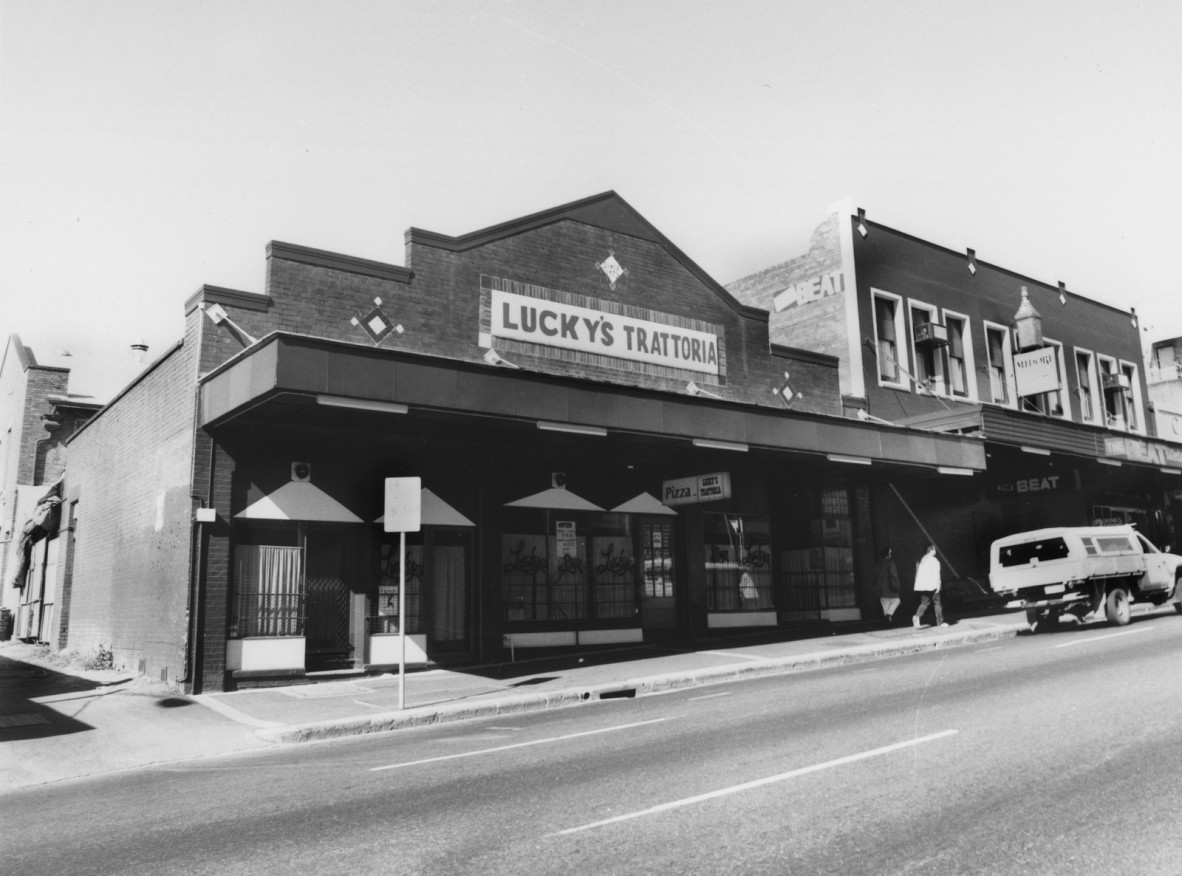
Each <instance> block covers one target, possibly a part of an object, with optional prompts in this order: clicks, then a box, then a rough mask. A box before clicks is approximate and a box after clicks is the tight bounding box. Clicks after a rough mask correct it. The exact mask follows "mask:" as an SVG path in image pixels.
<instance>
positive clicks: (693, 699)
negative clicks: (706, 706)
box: [689, 690, 731, 703]
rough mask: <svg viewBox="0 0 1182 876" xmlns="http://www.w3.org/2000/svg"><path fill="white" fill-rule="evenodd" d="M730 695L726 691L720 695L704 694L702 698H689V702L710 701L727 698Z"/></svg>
mask: <svg viewBox="0 0 1182 876" xmlns="http://www.w3.org/2000/svg"><path fill="white" fill-rule="evenodd" d="M730 695H731V692H730V691H729V690H727V691H723V692H722V693H713V694H704V695H703V696H700V697H690V698H689V702H691V703H693V702H697V701H698V700H712V699H714V698H715V697H729V696H730Z"/></svg>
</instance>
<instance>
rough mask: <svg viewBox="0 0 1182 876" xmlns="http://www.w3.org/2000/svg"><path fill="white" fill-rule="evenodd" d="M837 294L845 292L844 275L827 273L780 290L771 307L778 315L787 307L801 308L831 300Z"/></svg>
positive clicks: (832, 272)
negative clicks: (823, 300)
mask: <svg viewBox="0 0 1182 876" xmlns="http://www.w3.org/2000/svg"><path fill="white" fill-rule="evenodd" d="M839 292H845V274H843V273H842V272H841V271H828V272H826V273H824V274H820V275H819V276H816V277H810V278H809V279H807V280H802V281H801V282H799V283H794V284H792V285H790V286H787V287H786V288H784V289H781V290H780V291H779V292H777V293H776V294H775V295H774V296H773V298H772V305H773V306H774V307H775V308H776V313H779V312H780V311H782V310H787V309H788V308H789V307H802V306H804V305H806V304H811V303H813V302H814V301H820V300H821V299H822V298H831V297H833V296H834V295H836V294H837V293H839Z"/></svg>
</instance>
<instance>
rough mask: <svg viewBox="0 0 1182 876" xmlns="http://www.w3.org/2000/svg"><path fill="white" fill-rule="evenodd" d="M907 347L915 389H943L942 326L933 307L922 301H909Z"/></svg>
mask: <svg viewBox="0 0 1182 876" xmlns="http://www.w3.org/2000/svg"><path fill="white" fill-rule="evenodd" d="M909 309H910V312H911V347H912V357H913V359H914V362H915V389H916V391H917V392H930V393H935V394H940V395H944V394H946V393H947V389H946V387H945V381H944V347H946V346H948V333H947V331H946V330H945V327H944V326H942V325H940V324H938V323H937V322H936V311H935V309H934V308H932V307H928V306H926V305H923V304H914V303H913V304H911V306H910V308H909Z"/></svg>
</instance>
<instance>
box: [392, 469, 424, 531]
mask: <svg viewBox="0 0 1182 876" xmlns="http://www.w3.org/2000/svg"><path fill="white" fill-rule="evenodd" d="M385 510H386V513H385V516H384V517H383V518H382V524H383V527H384V528H385V530H386V532H418V531H419V529H420V528H422V510H423V479H422V478H386V509H385Z"/></svg>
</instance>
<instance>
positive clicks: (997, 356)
mask: <svg viewBox="0 0 1182 876" xmlns="http://www.w3.org/2000/svg"><path fill="white" fill-rule="evenodd" d="M985 353H986V356H987V357H988V360H989V361H988V366H987V367H988V371H989V399H990V401H992V402H993V403H994V404H999V405H1006V406H1008V407H1013V406H1014V389H1013V374H1014V354H1013V351H1012V350H1011V348H1010V333H1009V331H1008V330H1006V328H1005V327H1004V326H1000V325H988V324H987V325H986V326H985Z"/></svg>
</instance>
